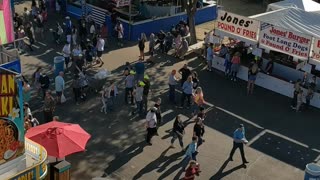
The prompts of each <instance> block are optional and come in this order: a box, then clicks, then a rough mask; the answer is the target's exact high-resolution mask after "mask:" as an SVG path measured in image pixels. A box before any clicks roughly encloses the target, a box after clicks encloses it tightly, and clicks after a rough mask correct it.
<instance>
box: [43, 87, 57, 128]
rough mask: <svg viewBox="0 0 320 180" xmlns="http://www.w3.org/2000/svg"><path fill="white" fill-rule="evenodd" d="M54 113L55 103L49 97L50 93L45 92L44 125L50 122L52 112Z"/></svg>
mask: <svg viewBox="0 0 320 180" xmlns="http://www.w3.org/2000/svg"><path fill="white" fill-rule="evenodd" d="M54 111H55V101H54V98H53V97H52V96H51V92H50V91H49V90H48V91H46V92H45V98H44V104H43V115H44V120H45V122H46V123H48V122H51V121H52V117H53V112H54Z"/></svg>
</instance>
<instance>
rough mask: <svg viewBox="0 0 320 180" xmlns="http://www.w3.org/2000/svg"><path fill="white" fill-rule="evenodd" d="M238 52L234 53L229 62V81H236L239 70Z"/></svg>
mask: <svg viewBox="0 0 320 180" xmlns="http://www.w3.org/2000/svg"><path fill="white" fill-rule="evenodd" d="M240 55H241V54H240V52H236V53H235V55H234V56H233V57H232V60H231V63H232V65H231V81H237V74H238V71H239V68H240Z"/></svg>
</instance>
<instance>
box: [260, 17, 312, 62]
mask: <svg viewBox="0 0 320 180" xmlns="http://www.w3.org/2000/svg"><path fill="white" fill-rule="evenodd" d="M311 39H312V37H311V36H308V35H304V34H301V33H298V32H294V31H290V30H286V29H283V28H280V27H276V26H273V25H271V24H268V23H261V29H260V35H259V46H260V47H261V48H268V49H271V50H274V51H278V52H282V53H284V54H289V55H291V56H296V57H298V58H299V59H301V60H306V59H308V57H309V52H310V44H311Z"/></svg>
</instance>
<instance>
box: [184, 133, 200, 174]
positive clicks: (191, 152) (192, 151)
mask: <svg viewBox="0 0 320 180" xmlns="http://www.w3.org/2000/svg"><path fill="white" fill-rule="evenodd" d="M197 142H198V137H196V136H193V137H192V142H191V143H190V144H189V145H188V146H187V150H186V153H185V157H184V158H183V160H182V165H183V168H184V169H185V168H186V166H187V165H188V163H189V162H190V160H195V161H196V160H197V154H198V153H197Z"/></svg>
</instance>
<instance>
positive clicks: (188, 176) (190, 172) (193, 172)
mask: <svg viewBox="0 0 320 180" xmlns="http://www.w3.org/2000/svg"><path fill="white" fill-rule="evenodd" d="M200 172H201V171H200V165H199V163H197V162H196V161H194V160H191V161H190V162H189V166H188V167H187V168H186V173H185V175H184V177H183V178H182V180H194V179H195V176H199V175H200Z"/></svg>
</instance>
